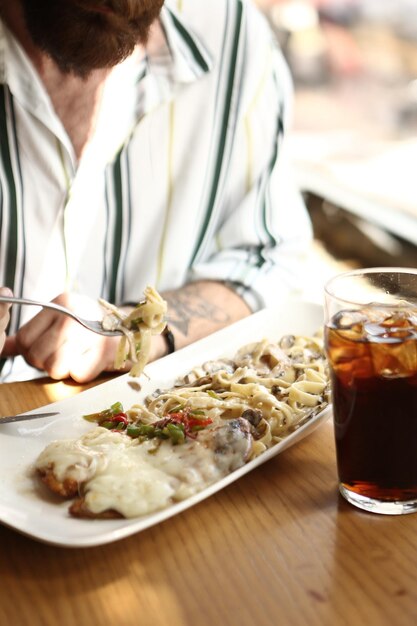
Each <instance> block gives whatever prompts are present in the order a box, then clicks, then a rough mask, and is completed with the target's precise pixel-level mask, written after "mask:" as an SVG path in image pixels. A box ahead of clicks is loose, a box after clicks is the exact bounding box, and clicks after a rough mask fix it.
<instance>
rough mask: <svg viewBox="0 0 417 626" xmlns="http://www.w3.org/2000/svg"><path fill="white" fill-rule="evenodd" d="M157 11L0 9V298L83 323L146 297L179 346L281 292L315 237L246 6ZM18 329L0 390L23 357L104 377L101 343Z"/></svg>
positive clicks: (55, 329)
mask: <svg viewBox="0 0 417 626" xmlns="http://www.w3.org/2000/svg"><path fill="white" fill-rule="evenodd" d="M161 4H162V0H60V2H57V1H56V0H42V1H41V0H15V2H13V3H10V2H9V1H8V0H0V12H1V13H0V14H1V16H2V22H0V216H3V219H0V228H1V232H0V284H3V285H7V287H9V288H11V289H12V290H13V292H14V293H15V294H16V295H20V294H22V295H24V296H26V297H29V298H33V299H38V300H41V299H48V300H53V301H54V302H59V303H61V304H63V305H66V306H69V307H70V308H74V309H75V310H77V312H78V313H79V314H81V315H84V316H85V317H90V318H91V319H92V318H96V319H97V318H100V316H101V310H100V308H99V307H98V305H97V298H98V297H103V298H104V299H106V300H109V301H111V302H113V303H115V304H119V305H120V304H124V303H132V302H137V301H138V300H140V298H141V295H142V291H143V289H144V288H145V286H146V285H147V284H150V285H152V286H154V287H155V288H156V289H158V291H160V292H161V293H163V295H164V297H165V298H166V299H167V301H168V309H169V324H170V327H171V330H172V332H173V335H174V339H175V345H176V348H179V347H181V346H184V345H186V344H188V343H190V342H192V341H195V340H196V339H198V338H200V337H202V336H204V335H207V334H209V333H211V332H213V331H215V330H217V329H219V328H221V327H223V326H225V325H227V324H230V323H231V322H233V321H235V320H237V319H239V318H242V317H244V316H246V315H248V314H249V313H250V312H251V311H254V310H256V309H258V308H260V307H262V306H265V305H268V304H273V303H274V302H276V301H278V300H279V299H280V298H281V297H283V295H284V294H285V293H286V292H287V291H288V290H289V289H293V288H294V287H295V286H296V280H297V278H296V277H297V264H298V262H299V256H300V251H301V252H302V250H303V248H304V247H305V244H306V242H307V241H308V240H309V237H310V235H311V232H310V224H309V222H308V219H307V217H306V212H305V209H304V206H303V205H302V203H301V201H300V199H299V197H298V195H296V194H295V193H294V192H293V190H292V188H291V185H290V181H289V176H288V173H287V172H286V170H285V167H284V161H283V154H282V138H283V132H284V128H285V126H286V124H287V117H288V110H287V109H288V106H289V99H290V81H289V78H288V74H287V71H286V66H285V64H284V62H283V60H282V58H281V56H280V53H279V51H278V50H277V49H276V45H275V42H274V40H273V38H272V36H271V33H270V31H269V29H268V27H267V24H266V22H265V21H264V19H263V18H262V17H261V16H260V15H259V13H258V12H257V11H256V9H255V8H254V7H253V6H252V5H251V4H250V3H248V2H245V1H242V0H211V2H210V3H207V2H206V0H177V1H174V0H172V1H169V0H167V1H166V2H165V4H164V6H161ZM31 316H33V311H31V310H29V309H28V308H26V309H23V308H19V307H12V313H11V323H10V328H9V331H8V332H9V337H8V338H7V340H6V343H5V347H4V350H3V357H4V359H3V367H2V372H3V374H2V375H3V380H12V379H13V378H23V377H27V376H28V375H29V374H28V373H27V374H24V372H23V370H22V369H21V364H22V361H23V359H24V360H25V361H26V363H27V364H29V365H31V366H33V367H35V368H37V369H38V370H39V371H45V372H46V373H47V374H48V375H50V376H52V377H53V378H56V379H60V378H65V377H67V376H72V377H73V378H74V379H75V380H78V381H80V382H84V381H87V380H91V379H93V378H94V377H96V376H97V375H98V374H99V373H100V372H102V371H104V370H111V369H112V368H113V359H114V354H115V349H116V342H115V341H114V340H110V339H108V338H103V337H100V336H98V335H94V334H92V333H89V332H88V331H85V330H84V329H82V328H81V327H78V326H77V325H76V324H75V323H74V322H72V321H70V320H69V319H66V318H65V317H63V316H60V315H59V314H54V313H52V312H51V311H42V312H40V313H37V314H36V315H35V316H34V317H32V318H31ZM171 344H172V342H171ZM169 347H170V348H171V349H172V345H171V346H169ZM166 352H167V345H166V344H165V341H164V338H162V337H158V338H155V342H154V344H153V348H152V358H158V357H159V356H162V355H163V354H165V353H166ZM18 355H20V356H18ZM12 357H17V358H14V359H13V358H12ZM31 375H33V373H32V374H31Z"/></svg>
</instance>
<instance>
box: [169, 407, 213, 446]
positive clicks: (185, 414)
mask: <svg viewBox="0 0 417 626" xmlns="http://www.w3.org/2000/svg"><path fill="white" fill-rule="evenodd" d="M166 420H169V421H171V422H174V424H175V423H176V424H182V425H183V426H184V433H185V435H186V436H187V437H190V439H196V435H195V434H194V433H193V432H192V431H193V429H196V428H198V429H201V428H205V427H206V426H208V425H209V424H212V423H213V420H212V419H211V418H209V417H197V416H194V415H193V416H191V415H190V413H189V410H187V409H185V410H184V411H178V412H175V413H167V416H166V418H165V420H161V422H162V421H165V424H166ZM165 424H164V425H165ZM158 426H159V423H158Z"/></svg>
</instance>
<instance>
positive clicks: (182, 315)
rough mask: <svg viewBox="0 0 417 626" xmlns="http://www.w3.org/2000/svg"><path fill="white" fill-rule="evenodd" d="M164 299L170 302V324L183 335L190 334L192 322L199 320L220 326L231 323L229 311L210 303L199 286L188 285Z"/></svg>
mask: <svg viewBox="0 0 417 626" xmlns="http://www.w3.org/2000/svg"><path fill="white" fill-rule="evenodd" d="M164 297H165V298H166V300H167V302H168V312H169V313H168V317H169V324H170V325H172V326H175V327H176V328H178V330H179V331H180V332H181V333H182V334H183V335H186V336H187V335H188V334H189V332H190V325H191V323H192V321H196V320H198V319H200V320H208V321H211V322H213V323H214V324H219V325H226V324H228V323H230V322H231V317H230V315H229V314H228V313H227V311H225V310H224V309H221V308H220V307H218V306H216V304H214V303H213V302H210V301H208V300H207V299H206V297H205V296H204V290H203V289H202V288H201V287H200V286H199V285H197V284H193V285H187V286H186V287H184V288H183V289H182V290H181V291H178V292H169V293H168V294H165V296H164Z"/></svg>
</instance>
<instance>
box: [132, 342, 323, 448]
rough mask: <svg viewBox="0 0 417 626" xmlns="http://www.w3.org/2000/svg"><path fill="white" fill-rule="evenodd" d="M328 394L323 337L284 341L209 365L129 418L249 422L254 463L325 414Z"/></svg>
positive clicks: (136, 408)
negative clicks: (179, 416)
mask: <svg viewBox="0 0 417 626" xmlns="http://www.w3.org/2000/svg"><path fill="white" fill-rule="evenodd" d="M328 393H329V378H328V371H327V363H326V359H325V356H324V352H323V341H322V338H321V336H319V335H316V336H314V337H304V336H298V337H294V336H286V337H283V338H282V339H281V340H280V341H279V342H278V343H274V342H270V341H268V340H266V339H264V340H263V341H260V342H257V343H253V344H250V345H247V346H245V347H243V348H241V349H240V350H239V351H238V352H237V354H236V355H235V356H234V358H233V359H221V360H218V361H209V362H207V363H205V364H204V365H202V366H201V367H197V368H195V369H193V370H192V371H191V372H189V373H188V374H187V375H186V376H184V377H183V378H182V379H179V380H178V381H177V382H176V384H175V386H174V387H172V388H171V389H168V390H165V391H161V390H157V391H156V392H154V393H153V394H152V395H151V396H149V397H148V398H146V400H145V403H144V405H135V406H133V407H132V408H131V409H130V410H129V412H128V413H129V417H130V419H132V420H133V421H138V422H143V423H152V422H153V421H155V419H156V420H160V419H162V418H164V417H165V418H166V416H169V415H172V414H178V413H180V414H181V413H185V414H199V415H202V416H204V419H206V420H208V421H210V423H211V424H214V425H216V424H217V425H219V424H221V423H222V422H224V420H231V419H235V418H239V417H242V416H245V417H246V419H248V421H249V422H250V423H251V424H252V427H253V428H252V430H253V433H252V434H253V439H254V441H253V449H252V454H251V458H253V457H254V456H257V455H258V454H260V453H261V452H263V451H264V450H266V449H267V448H269V447H271V446H272V445H274V444H275V443H277V442H279V441H280V440H281V439H282V438H283V437H285V435H286V434H288V433H289V432H291V431H293V430H294V429H296V428H297V427H298V426H300V425H301V424H302V423H304V422H305V421H306V420H307V419H308V418H311V417H312V416H313V415H315V414H316V413H317V412H319V411H321V410H322V409H323V408H324V407H325V406H326V405H327V404H328Z"/></svg>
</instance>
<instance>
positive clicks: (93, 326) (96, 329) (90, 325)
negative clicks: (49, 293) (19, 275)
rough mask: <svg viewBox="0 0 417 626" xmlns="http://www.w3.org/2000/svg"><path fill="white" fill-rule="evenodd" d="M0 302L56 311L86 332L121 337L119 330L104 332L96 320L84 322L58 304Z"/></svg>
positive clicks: (7, 299) (4, 298)
mask: <svg viewBox="0 0 417 626" xmlns="http://www.w3.org/2000/svg"><path fill="white" fill-rule="evenodd" d="M0 302H11V303H12V304H15V305H16V304H20V305H30V306H39V307H41V308H42V309H52V310H53V311H57V312H58V313H62V314H63V315H68V316H69V317H71V318H72V319H73V320H75V321H76V322H78V323H79V324H81V325H82V326H84V328H87V329H88V330H91V331H93V333H98V334H99V335H105V336H106V337H116V336H119V335H122V334H123V332H122V331H121V330H105V329H104V328H103V325H102V323H101V322H99V321H98V320H85V319H84V318H82V317H80V316H79V315H77V314H76V313H74V311H70V310H69V309H67V308H65V307H64V306H61V305H60V304H54V303H53V302H40V301H38V300H28V299H27V298H16V297H15V296H1V295H0Z"/></svg>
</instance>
